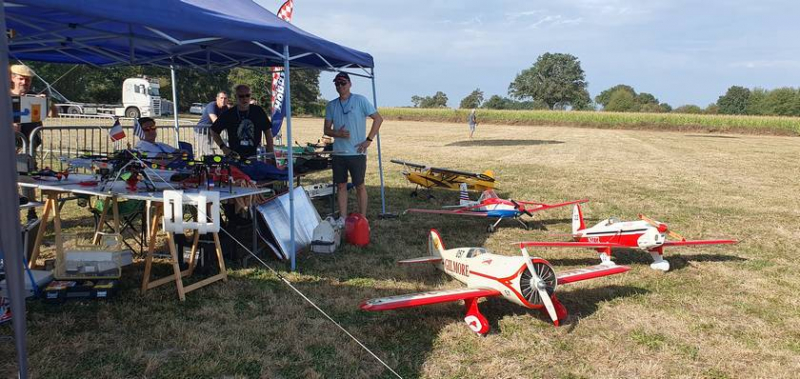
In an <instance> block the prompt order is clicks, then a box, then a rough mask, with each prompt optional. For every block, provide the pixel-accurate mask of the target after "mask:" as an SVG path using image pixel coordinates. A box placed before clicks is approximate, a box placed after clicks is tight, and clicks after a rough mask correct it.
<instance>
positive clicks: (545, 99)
mask: <svg viewBox="0 0 800 379" xmlns="http://www.w3.org/2000/svg"><path fill="white" fill-rule="evenodd" d="M587 85H588V83H587V82H586V75H585V73H584V72H583V69H582V68H581V62H580V61H579V60H578V58H576V57H575V56H573V55H570V54H562V53H544V54H542V55H540V56H539V58H538V59H537V60H536V62H535V63H534V64H533V66H531V68H528V69H526V70H523V71H522V72H521V73H519V74H518V75H517V77H516V78H515V79H514V81H513V82H511V84H510V85H509V86H508V94H509V95H510V96H511V97H514V98H516V99H520V100H526V99H530V100H533V101H539V102H542V103H544V104H547V107H548V108H550V109H565V108H566V107H569V106H575V105H580V106H583V105H585V104H589V103H590V102H591V99H590V98H589V92H588V91H587V90H586V87H587Z"/></svg>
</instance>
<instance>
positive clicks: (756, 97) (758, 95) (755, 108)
mask: <svg viewBox="0 0 800 379" xmlns="http://www.w3.org/2000/svg"><path fill="white" fill-rule="evenodd" d="M745 109H746V111H745V114H748V115H754V116H760V115H768V114H769V109H768V106H767V90H765V89H763V88H753V90H752V91H750V97H749V98H748V100H747V107H746V108H745Z"/></svg>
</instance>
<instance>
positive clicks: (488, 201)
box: [403, 183, 589, 233]
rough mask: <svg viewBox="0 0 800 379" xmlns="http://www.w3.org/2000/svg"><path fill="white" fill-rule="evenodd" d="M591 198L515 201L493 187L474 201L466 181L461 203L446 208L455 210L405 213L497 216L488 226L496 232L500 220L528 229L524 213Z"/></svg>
mask: <svg viewBox="0 0 800 379" xmlns="http://www.w3.org/2000/svg"><path fill="white" fill-rule="evenodd" d="M587 201H589V200H585V199H584V200H575V201H568V202H566V203H558V204H545V203H537V202H533V201H515V200H511V199H509V200H506V199H501V198H500V197H498V196H497V193H495V192H494V190H492V189H487V190H485V191H483V193H482V194H481V197H480V198H478V201H473V200H470V199H469V192H467V185H466V184H465V183H461V193H460V195H459V204H458V205H452V206H446V207H445V208H457V209H453V210H445V209H419V208H411V209H407V210H406V211H405V212H403V213H408V212H411V213H430V214H447V215H457V216H477V217H488V218H496V219H497V221H495V222H494V223H492V224H489V226H488V227H487V228H486V230H487V231H488V232H489V233H492V232H494V231H495V230H496V229H497V225H498V224H500V221H503V219H514V220H517V222H519V223H520V224H521V225H522V227H524V228H525V229H526V230H527V229H528V224H527V223H526V222H525V221H523V220H522V219H521V217H522V216H523V215H528V216H530V217H533V212H538V211H543V210H547V209H551V208H558V207H564V206H567V205H572V204H580V203H585V202H587Z"/></svg>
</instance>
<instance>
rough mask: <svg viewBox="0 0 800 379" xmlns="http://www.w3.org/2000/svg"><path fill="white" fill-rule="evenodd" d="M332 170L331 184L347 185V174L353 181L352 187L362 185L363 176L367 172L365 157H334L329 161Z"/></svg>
mask: <svg viewBox="0 0 800 379" xmlns="http://www.w3.org/2000/svg"><path fill="white" fill-rule="evenodd" d="M331 167H332V168H333V182H334V183H347V173H348V172H350V177H351V178H352V179H353V185H356V186H357V185H360V184H364V174H365V173H366V172H367V156H366V155H334V156H333V158H332V160H331Z"/></svg>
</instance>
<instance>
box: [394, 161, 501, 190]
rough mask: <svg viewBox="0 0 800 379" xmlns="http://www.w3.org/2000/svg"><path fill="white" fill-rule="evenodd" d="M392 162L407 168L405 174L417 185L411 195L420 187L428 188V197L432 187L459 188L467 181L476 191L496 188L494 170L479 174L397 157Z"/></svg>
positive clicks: (470, 187)
mask: <svg viewBox="0 0 800 379" xmlns="http://www.w3.org/2000/svg"><path fill="white" fill-rule="evenodd" d="M391 162H392V163H396V164H399V165H402V166H403V168H405V171H403V176H405V177H406V179H407V180H408V181H409V182H411V183H412V184H415V185H416V187H415V188H414V191H413V192H411V196H417V189H419V187H422V188H425V189H427V190H428V198H432V197H433V195H431V193H430V189H431V188H432V187H441V188H447V189H451V190H455V189H458V188H459V185H460V184H462V183H466V184H467V186H468V187H469V189H471V190H475V191H483V190H487V189H492V188H495V179H494V172H492V170H486V171H484V172H483V173H482V174H479V173H472V172H464V171H456V170H451V169H447V168H437V167H430V166H426V165H423V164H419V163H412V162H406V161H401V160H397V159H392V161H391ZM409 168H410V169H409Z"/></svg>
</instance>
